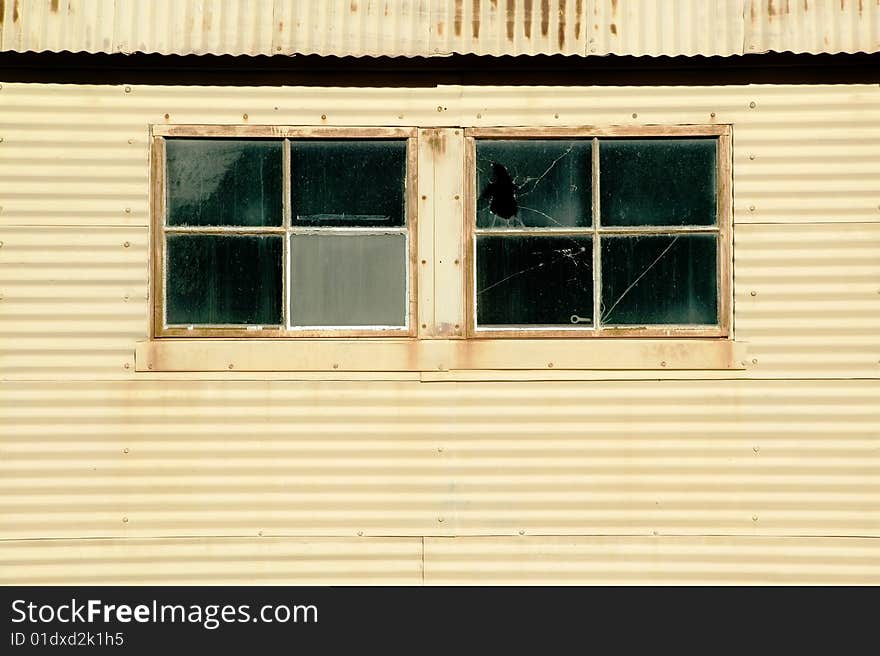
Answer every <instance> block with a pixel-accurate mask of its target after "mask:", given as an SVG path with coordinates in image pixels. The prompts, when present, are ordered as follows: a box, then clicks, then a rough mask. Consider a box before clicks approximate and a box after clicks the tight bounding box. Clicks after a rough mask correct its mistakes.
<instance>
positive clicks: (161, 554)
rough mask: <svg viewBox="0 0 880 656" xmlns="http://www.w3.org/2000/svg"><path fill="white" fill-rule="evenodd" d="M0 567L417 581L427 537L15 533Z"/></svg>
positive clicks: (37, 577) (256, 581) (57, 578)
mask: <svg viewBox="0 0 880 656" xmlns="http://www.w3.org/2000/svg"><path fill="white" fill-rule="evenodd" d="M157 563H161V566H157ZM0 571H2V572H3V574H2V577H0V580H2V581H3V583H4V584H7V585H16V584H21V585H40V584H54V585H377V584H381V585H414V584H420V583H421V582H422V540H421V539H420V538H409V539H399V538H324V539H314V538H310V539H297V538H271V537H257V538H256V539H245V538H212V539H209V540H208V539H200V538H175V539H170V540H140V539H129V540H12V541H5V542H2V543H0Z"/></svg>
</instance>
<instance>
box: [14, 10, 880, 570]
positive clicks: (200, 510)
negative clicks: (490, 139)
mask: <svg viewBox="0 0 880 656" xmlns="http://www.w3.org/2000/svg"><path fill="white" fill-rule="evenodd" d="M8 5H9V3H7V6H8ZM0 101H2V102H0V126H2V127H0V138H2V141H0V198H2V201H0V206H2V208H0V378H2V381H3V382H2V383H0V398H2V405H0V435H2V438H0V494H2V498H3V503H2V504H0V537H2V538H5V541H2V540H0V546H2V549H0V559H3V560H4V562H10V563H12V564H14V565H15V567H12V568H10V567H6V568H3V572H2V574H0V578H2V579H3V580H4V581H6V582H11V581H13V580H14V581H15V582H45V583H51V582H87V581H94V582H101V581H106V582H130V581H139V580H140V581H145V582H147V581H149V582H172V581H175V582H187V581H193V580H194V579H195V578H198V577H203V578H202V580H205V581H208V580H212V581H230V582H244V581H246V580H251V579H254V580H260V581H267V582H268V581H270V580H271V581H275V580H277V581H280V582H287V581H289V582H324V581H326V582H367V581H369V582H373V581H381V582H410V581H411V580H413V579H415V580H417V579H418V577H419V576H420V572H421V569H420V568H421V566H422V565H421V560H420V558H421V557H424V558H425V559H426V560H425V567H426V570H425V571H426V576H425V581H426V582H444V583H446V582H456V581H461V580H464V579H468V580H474V579H475V578H476V577H478V572H479V571H484V572H486V573H485V574H484V576H485V577H487V578H486V579H485V580H489V579H491V580H493V581H498V582H509V581H512V582H556V581H559V580H561V578H562V576H563V575H562V574H560V572H568V573H569V576H568V577H567V579H569V580H572V581H583V582H635V581H654V582H731V581H736V580H741V581H743V582H745V581H749V582H820V583H822V582H860V581H859V579H861V580H863V581H865V582H872V581H876V576H877V557H876V556H875V555H874V554H875V553H876V551H875V550H876V547H874V542H876V541H877V540H876V539H874V538H876V537H880V511H878V508H880V503H878V501H880V499H878V493H880V488H878V485H877V483H878V480H880V478H878V474H880V460H878V454H880V444H878V438H880V436H878V426H880V403H878V399H880V387H878V385H880V380H878V372H880V342H878V341H877V337H876V336H877V334H880V330H878V329H880V294H878V292H880V176H878V175H877V174H878V172H880V155H878V153H880V149H878V148H877V146H878V144H880V89H878V88H877V87H876V86H869V85H862V86H855V85H853V86H844V85H840V86H780V87H771V86H747V87H746V86H743V87H735V86H725V87H711V88H709V87H687V88H648V87H640V88H638V89H634V88H614V87H602V88H589V87H587V88H572V87H566V88H526V87H517V88H459V87H441V88H434V89H430V88H424V89H394V88H386V89H354V88H349V89H316V88H254V89H247V88H216V87H150V86H128V87H127V86H125V85H120V86H66V85H38V84H3V85H2V87H0ZM753 103H754V105H753ZM438 108H439V111H438ZM166 114H167V115H168V117H167V118H166V116H165V115H166ZM245 114H246V115H247V118H245ZM713 114H714V116H713ZM633 115H635V116H633ZM712 121H716V122H721V123H731V124H732V125H733V134H734V143H733V153H734V168H733V171H734V204H735V223H736V225H735V228H734V236H735V247H734V256H735V268H734V275H735V290H734V291H735V301H736V306H735V311H734V316H735V322H736V323H735V332H736V339H737V340H738V341H741V342H744V343H745V344H746V346H747V351H748V361H747V365H746V369H744V370H734V371H727V370H725V371H717V372H716V371H709V372H671V371H662V372H660V371H628V372H625V373H624V374H623V375H621V372H601V371H593V372H586V373H587V374H588V375H589V377H592V378H595V379H596V380H583V381H576V380H564V379H562V378H564V377H565V376H572V375H575V374H576V373H577V372H569V373H563V372H559V371H553V372H550V371H542V372H521V379H516V376H512V375H510V374H503V375H499V374H497V373H496V372H476V378H477V379H478V380H479V379H480V378H482V380H481V381H480V382H456V381H455V377H456V376H458V375H460V373H459V372H436V373H435V374H433V375H425V374H423V375H422V376H421V380H424V381H428V380H435V381H442V382H430V383H429V382H422V383H420V382H418V381H419V378H420V377H419V375H418V374H415V375H412V374H403V373H401V374H381V376H383V377H388V378H395V380H384V381H380V380H370V379H371V378H376V377H379V376H380V375H378V374H370V373H364V374H353V373H348V372H339V373H338V374H337V373H333V374H323V373H315V372H291V373H285V372H277V373H267V374H260V373H245V372H225V373H212V374H201V373H197V372H196V373H185V372H184V373H160V372H137V373H136V372H135V371H134V366H133V361H132V358H133V355H134V347H135V343H136V342H137V341H138V340H140V339H144V338H145V337H146V331H147V306H148V302H147V273H148V272H147V261H148V255H149V251H148V248H149V246H148V222H149V220H148V193H147V190H148V154H149V153H148V134H149V125H150V124H152V123H158V124H165V123H227V124H240V123H245V122H251V123H268V124H271V123H278V124H294V125H297V124H298V125H411V126H418V127H424V128H433V127H437V126H448V127H450V128H452V129H450V130H445V131H444V133H445V135H446V138H447V140H448V139H454V138H456V137H458V136H460V135H455V132H456V130H455V128H456V127H468V126H474V125H584V124H587V125H589V124H594V125H611V124H623V125H641V124H651V123H666V124H678V123H708V122H712ZM447 146H450V149H448V152H457V149H458V148H459V145H455V144H452V145H450V144H447ZM423 158H424V153H423ZM424 159H427V160H428V162H427V163H428V164H429V166H427V167H426V168H427V169H430V162H431V161H433V160H431V158H424ZM446 164H447V165H448V166H447V169H442V167H441V168H440V169H438V170H451V168H448V167H449V166H451V165H450V162H449V161H446ZM446 177H447V178H449V180H448V181H447V182H444V183H442V184H440V185H439V187H438V186H432V185H430V184H428V181H427V180H420V184H421V185H422V187H421V189H423V190H425V191H429V190H431V189H433V190H434V195H436V196H437V198H438V201H442V202H438V203H436V204H432V203H433V199H432V203H428V204H426V205H425V207H436V208H446V209H437V210H436V211H435V215H434V216H433V217H432V219H433V221H435V222H436V225H438V226H440V225H442V222H443V221H449V220H454V219H455V217H456V216H457V212H459V210H457V209H455V208H457V205H456V204H455V203H456V201H454V200H450V199H454V196H455V194H456V193H459V191H458V189H459V187H458V186H456V185H459V183H460V180H459V178H458V177H456V176H450V175H446ZM459 218H460V217H459ZM446 246H448V247H449V248H451V249H452V250H450V251H449V252H450V253H452V252H453V251H454V243H453V242H451V241H450V242H449V243H447V244H446ZM444 248H445V247H444ZM447 257H448V256H447ZM434 291H435V295H437V294H444V293H445V292H444V290H443V289H439V290H438V289H436V288H435V290H434ZM753 292H754V294H753ZM126 365H129V366H128V368H126ZM496 375H499V378H500V380H495V381H493V380H492V378H493V377H494V376H496ZM554 377H556V378H557V379H556V380H554ZM321 378H323V379H325V380H320V379H321ZM345 378H352V379H357V380H344V379H345ZM620 378H624V379H625V380H620ZM309 379H313V380H309ZM329 379H334V380H329ZM487 379H488V380H487ZM602 379H605V380H602ZM612 379H618V380H612ZM709 379H717V380H709ZM502 381H507V382H502ZM441 520H442V521H441ZM261 531H262V532H263V535H262V536H260V532H261ZM359 532H360V533H363V536H359V535H358V533H359ZM520 532H522V533H523V534H524V535H522V536H521V535H520ZM654 532H656V533H657V534H658V535H657V536H654V535H653V534H654ZM669 534H676V535H678V536H690V537H681V538H674V539H672V538H669V537H668V536H669ZM709 534H712V535H718V536H726V537H719V538H717V539H716V538H704V537H703V536H706V535H709ZM455 535H458V536H468V540H470V539H471V538H480V540H482V539H483V538H485V536H488V535H506V536H509V538H505V539H503V540H498V541H487V542H482V541H475V542H474V541H468V540H432V539H431V537H430V536H455ZM584 535H606V536H612V537H609V538H608V539H607V540H606V539H605V538H602V539H589V538H584V537H583V536H584ZM181 536H197V537H192V538H191V540H190V541H189V542H187V541H180V540H179V538H180V537H181ZM218 536H227V537H228V538H229V540H228V541H224V539H221V538H220V537H218ZM273 536H274V537H273ZM334 536H335V538H340V539H341V541H335V540H332V539H328V538H330V537H334ZM371 536H372V537H371ZM376 536H397V538H395V539H391V540H389V541H387V542H383V541H373V539H372V538H373V537H376ZM426 536H428V537H427V542H426V545H425V550H424V552H421V551H420V549H421V547H420V542H421V539H422V538H423V537H426ZM538 536H544V537H540V539H539V537H538ZM548 536H549V537H548ZM552 536H557V537H552ZM558 536H572V537H570V538H569V537H566V538H564V539H562V538H559V537H558ZM613 536H618V537H617V538H615V537H613ZM620 536H630V537H628V538H624V537H620ZM791 536H813V537H810V538H799V539H789V538H791ZM820 536H840V537H842V536H848V537H847V538H846V539H845V540H844V539H842V540H838V539H835V538H831V537H820ZM44 538H56V539H59V540H62V541H59V542H55V541H54V540H45V539H44ZM101 538H116V540H110V541H101ZM120 538H122V539H121V540H120ZM275 538H278V539H277V540H276V541H275V542H272V541H266V540H267V539H268V540H273V539H275ZM294 538H295V539H294ZM868 538H870V539H868ZM261 540H262V541H263V542H261ZM367 540H370V541H369V542H367ZM265 545H269V546H265ZM225 550H227V551H225ZM226 553H228V554H230V555H228V556H227V555H225V554H226ZM302 554H306V555H304V556H302V557H304V558H305V559H306V560H305V561H304V562H307V563H310V564H309V565H308V566H307V567H306V566H304V567H303V568H302V569H301V568H300V567H299V565H298V564H297V563H298V559H299V558H300V557H301V555H302ZM165 558H167V559H168V562H169V563H171V564H170V565H169V569H168V575H167V577H166V578H161V577H159V578H153V577H154V575H153V574H151V573H150V572H148V571H147V570H148V569H149V563H150V562H155V561H156V560H158V559H165ZM236 558H239V560H238V561H236V562H239V563H240V565H238V566H236V565H232V564H231V561H230V560H229V559H233V560H234V559H236ZM102 559H106V560H107V564H106V565H100V566H99V565H96V562H98V561H101V560H102ZM310 559H312V560H310ZM347 559H354V562H364V563H366V564H364V566H363V567H360V566H358V570H363V571H364V574H363V575H360V574H358V572H357V571H354V570H353V569H352V570H349V569H346V567H348V565H347V564H346V563H347V562H348V561H347ZM783 561H784V562H783ZM261 563H274V564H275V567H276V570H277V572H278V576H279V577H280V578H278V579H273V578H270V575H269V574H268V572H269V571H270V570H269V569H267V568H266V567H267V566H264V565H262V564H261ZM490 563H497V565H493V566H492V567H489V566H488V564H490ZM615 563H618V565H615ZM620 563H629V565H628V566H627V567H624V566H622V565H620ZM483 565H485V567H483ZM630 565H631V567H630ZM432 568H433V569H432ZM481 568H482V569H481ZM309 572H313V574H309ZM370 572H373V573H375V578H369V576H371V574H370ZM602 572H606V574H602ZM628 572H629V573H628ZM188 576H189V578H187V577H188ZM223 577H226V578H223ZM249 577H250V578H249Z"/></svg>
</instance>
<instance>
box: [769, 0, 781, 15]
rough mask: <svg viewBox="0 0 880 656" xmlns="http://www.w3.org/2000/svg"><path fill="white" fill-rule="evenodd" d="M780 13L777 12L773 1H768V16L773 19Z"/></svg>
mask: <svg viewBox="0 0 880 656" xmlns="http://www.w3.org/2000/svg"><path fill="white" fill-rule="evenodd" d="M778 13H779V12H777V11H776V6H775V5H774V4H773V0H767V14H768V15H769V16H770V18H771V19H772V18H773V17H774V16H776V15H777V14H778Z"/></svg>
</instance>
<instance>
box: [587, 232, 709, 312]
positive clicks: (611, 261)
mask: <svg viewBox="0 0 880 656" xmlns="http://www.w3.org/2000/svg"><path fill="white" fill-rule="evenodd" d="M716 239H717V236H716V235H650V236H644V237H616V236H615V237H611V236H605V237H602V241H601V245H602V323H603V324H610V325H637V326H643V325H652V324H717V322H718V309H717V306H718V296H717V291H716V277H717V274H716V267H715V264H716Z"/></svg>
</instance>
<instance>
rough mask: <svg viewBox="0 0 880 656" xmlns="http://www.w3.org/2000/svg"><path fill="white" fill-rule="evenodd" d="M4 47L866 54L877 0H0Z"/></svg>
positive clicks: (875, 37)
mask: <svg viewBox="0 0 880 656" xmlns="http://www.w3.org/2000/svg"><path fill="white" fill-rule="evenodd" d="M0 20H2V25H0V50H8V51H19V52H23V51H85V52H93V53H95V52H103V53H116V52H121V53H133V52H146V53H162V54H172V53H173V54H208V53H210V54H232V55H277V54H284V55H293V54H319V55H355V56H361V55H370V56H378V55H388V56H416V55H420V56H438V55H447V54H450V53H476V54H481V55H534V54H564V55H584V56H589V55H606V54H616V55H651V56H658V55H722V56H727V55H734V54H743V53H757V52H767V51H777V52H778V51H792V52H810V53H818V52H876V51H878V49H880V2H878V0H298V1H296V2H294V1H293V0H152V1H151V2H140V1H138V0H3V1H2V2H0Z"/></svg>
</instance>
